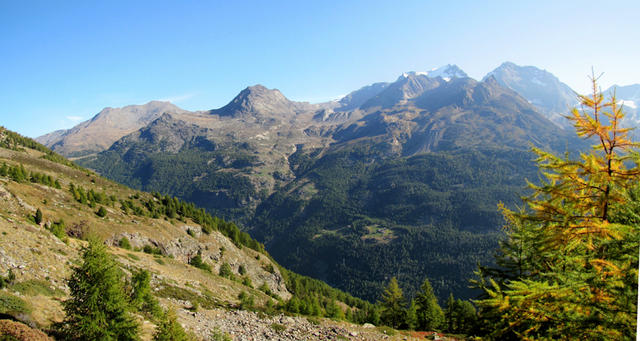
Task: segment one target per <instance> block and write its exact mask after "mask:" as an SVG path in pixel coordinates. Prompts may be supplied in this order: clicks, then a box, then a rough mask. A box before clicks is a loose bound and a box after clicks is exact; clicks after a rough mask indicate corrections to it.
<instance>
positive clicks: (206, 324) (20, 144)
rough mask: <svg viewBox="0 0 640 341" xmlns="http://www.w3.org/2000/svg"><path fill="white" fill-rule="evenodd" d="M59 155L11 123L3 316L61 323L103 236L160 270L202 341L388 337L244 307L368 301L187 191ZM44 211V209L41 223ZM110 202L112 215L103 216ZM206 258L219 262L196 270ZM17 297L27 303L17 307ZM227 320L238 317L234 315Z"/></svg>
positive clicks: (125, 261) (3, 135)
mask: <svg viewBox="0 0 640 341" xmlns="http://www.w3.org/2000/svg"><path fill="white" fill-rule="evenodd" d="M43 151H45V152H43ZM49 155H50V154H48V151H46V148H44V147H43V146H41V145H38V144H35V142H33V141H31V140H29V139H25V138H23V137H20V136H19V135H17V134H15V133H12V132H9V131H7V130H4V129H2V128H0V203H1V204H0V232H1V233H2V243H0V254H1V255H2V256H1V257H0V276H2V277H3V279H4V277H5V276H6V274H7V273H8V272H9V270H11V271H12V272H13V274H14V275H15V278H14V279H11V280H10V281H9V283H8V286H7V287H6V288H4V289H3V288H1V287H0V298H1V299H0V314H1V316H2V318H7V317H11V318H15V319H19V320H21V321H24V322H27V323H29V324H31V325H33V326H37V327H40V328H44V329H45V330H46V329H48V328H49V326H50V325H51V323H53V322H57V321H60V320H61V319H62V318H63V316H64V311H63V309H62V304H61V302H62V301H64V300H65V299H66V298H67V297H68V292H69V291H68V288H67V287H66V283H65V278H66V277H68V275H69V274H70V267H71V266H73V265H75V264H76V263H77V258H78V256H79V251H80V249H81V247H82V246H83V245H85V242H84V241H83V240H82V239H83V238H85V237H86V236H87V235H97V236H99V237H101V238H102V239H103V240H105V243H106V244H107V245H109V252H110V253H111V254H112V255H113V256H114V257H115V258H116V260H117V262H118V264H119V266H120V267H121V268H122V270H123V271H124V273H125V275H126V276H127V277H130V276H131V274H132V273H133V272H134V271H136V270H139V269H143V270H147V271H149V272H151V274H152V279H151V286H152V288H153V293H154V295H155V296H156V297H157V298H158V299H159V300H160V303H161V305H162V306H164V307H172V308H173V309H175V310H176V311H177V313H178V316H179V320H180V322H181V324H183V325H184V326H185V327H186V328H187V329H188V330H190V331H191V332H193V333H194V334H195V335H197V336H198V337H199V338H203V339H208V338H209V337H210V333H211V332H212V331H214V327H216V328H219V329H222V330H223V331H225V332H233V333H237V334H236V335H238V337H241V338H247V337H256V336H257V335H271V337H276V336H277V335H279V336H278V337H281V338H282V339H286V340H291V339H300V338H310V339H326V338H328V337H331V338H335V337H338V336H339V335H340V336H343V337H348V336H349V335H350V333H354V332H352V331H353V330H354V329H355V330H357V331H358V332H361V333H364V335H369V337H372V338H379V337H381V335H379V333H378V332H377V331H375V330H370V331H366V330H362V329H361V328H359V327H358V326H354V325H350V324H347V323H342V324H341V325H340V326H337V323H333V322H329V321H321V320H318V322H319V324H318V325H311V324H310V323H308V321H306V319H303V318H297V317H292V318H287V319H285V318H284V316H282V315H280V316H276V317H270V316H267V317H265V316H262V317H261V316H259V315H258V314H255V313H250V312H245V313H243V312H237V311H235V309H246V308H247V306H246V304H247V303H246V301H242V300H243V298H242V297H245V298H246V297H249V298H250V299H251V302H252V303H251V305H252V306H254V307H256V308H258V309H263V308H264V309H267V310H265V311H267V312H271V313H273V312H275V311H274V309H283V307H284V305H283V304H280V305H279V306H278V304H279V302H278V300H288V299H289V298H295V299H296V300H298V302H300V301H302V302H307V301H308V300H309V296H312V297H314V298H315V299H316V300H317V302H319V304H322V308H319V309H320V310H319V313H320V314H321V315H322V314H325V313H324V312H325V310H324V307H325V306H331V305H332V304H333V305H335V304H337V303H336V302H339V304H340V307H342V308H338V309H351V308H349V307H353V309H354V312H356V311H357V310H358V309H357V308H355V305H359V306H361V307H364V302H362V301H359V300H357V299H354V298H352V297H350V296H348V295H346V294H344V293H342V292H339V291H337V290H335V289H332V288H330V287H328V286H327V285H326V284H323V283H320V282H318V281H314V280H311V279H309V278H304V277H301V276H299V275H296V274H294V273H291V272H290V271H288V270H286V269H284V268H281V267H280V266H278V264H277V263H275V262H274V261H272V260H271V258H270V256H269V255H268V254H266V252H264V251H263V249H262V248H261V246H260V244H258V243H256V242H255V241H254V240H252V239H251V238H249V237H248V236H247V235H246V234H243V233H240V232H239V231H238V230H237V228H236V227H235V225H233V224H232V223H228V222H225V221H223V220H221V219H218V218H212V217H210V216H208V215H206V214H205V213H204V212H203V211H202V210H200V209H198V208H196V207H194V206H193V205H191V204H187V203H184V202H180V201H179V200H177V199H175V198H171V197H168V196H160V195H158V194H155V195H152V194H149V193H144V192H138V191H134V190H131V189H129V188H126V187H124V186H122V185H119V184H116V183H113V182H111V181H108V180H106V179H104V178H102V177H100V176H98V175H96V174H95V173H93V172H91V171H88V170H85V169H81V168H79V167H69V166H67V165H66V164H68V161H66V160H64V159H60V160H63V161H64V162H62V163H59V162H54V161H51V160H48V159H47V158H48V157H49ZM99 208H102V209H100V210H99ZM37 210H39V211H40V212H42V214H41V217H42V221H41V222H38V223H36V222H37V221H38V220H37V219H38V218H34V217H35V216H38V214H35V213H36V211H37ZM101 210H104V212H106V213H105V214H99V213H97V212H99V211H101ZM125 239H126V241H127V243H123V240H125ZM196 255H197V256H198V258H199V259H200V260H201V262H203V263H204V264H205V265H207V266H208V267H210V271H207V270H206V269H204V268H205V267H204V266H200V268H197V267H196V265H195V264H196V263H194V262H193V259H194V257H195V256H196ZM189 264H194V265H189ZM225 267H226V268H227V269H228V270H225V271H226V272H225V274H224V275H223V274H222V273H223V271H222V269H223V268H225ZM203 269H204V270H203ZM219 272H220V273H221V275H217V274H218V273H219ZM9 277H10V276H9ZM4 283H5V282H3V284H4ZM7 300H8V301H7ZM7 302H13V303H11V304H15V305H14V306H12V307H11V309H10V310H7V305H6V304H5V303H7ZM243 302H244V303H243ZM194 307H199V308H194ZM196 310H197V312H196ZM350 312H351V311H350ZM214 316H215V317H217V318H213V319H211V317H214ZM350 316H351V315H350ZM239 317H241V318H239ZM137 318H139V319H140V321H143V322H144V324H143V328H142V338H143V339H144V340H149V339H151V334H152V333H153V329H154V327H155V325H154V324H153V321H150V320H149V316H147V315H139V316H138V317H137ZM227 319H228V320H230V321H235V324H227V323H225V322H224V321H226V320H227ZM276 319H277V321H278V322H276ZM274 323H281V324H283V325H285V326H286V329H287V331H286V332H282V333H280V334H278V331H277V330H272V328H271V327H270V326H271V325H272V324H274ZM239 326H243V327H245V328H239ZM246 326H251V328H252V329H246ZM265 337H267V336H265Z"/></svg>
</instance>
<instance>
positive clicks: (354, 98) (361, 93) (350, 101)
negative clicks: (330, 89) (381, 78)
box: [339, 82, 391, 111]
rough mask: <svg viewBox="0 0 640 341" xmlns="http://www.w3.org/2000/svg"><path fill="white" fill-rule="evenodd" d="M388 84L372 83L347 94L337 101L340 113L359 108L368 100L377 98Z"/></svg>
mask: <svg viewBox="0 0 640 341" xmlns="http://www.w3.org/2000/svg"><path fill="white" fill-rule="evenodd" d="M389 84H391V83H387V82H380V83H373V84H371V85H367V86H364V87H362V88H360V89H358V90H356V91H353V92H351V93H349V94H348V95H346V96H344V97H343V98H342V99H340V101H339V104H340V106H339V110H340V111H349V110H354V109H357V108H359V107H360V106H361V105H363V104H364V103H365V102H366V101H368V100H369V99H371V98H373V97H375V96H377V95H378V94H379V93H380V92H382V90H384V89H386V88H387V87H388V86H389Z"/></svg>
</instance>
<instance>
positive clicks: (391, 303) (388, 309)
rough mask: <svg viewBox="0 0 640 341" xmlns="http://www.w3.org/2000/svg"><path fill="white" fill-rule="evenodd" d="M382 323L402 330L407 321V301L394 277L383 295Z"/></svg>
mask: <svg viewBox="0 0 640 341" xmlns="http://www.w3.org/2000/svg"><path fill="white" fill-rule="evenodd" d="M382 307H383V308H382V322H383V323H384V324H386V325H387V326H390V327H393V328H400V327H401V326H402V325H403V324H404V323H405V321H406V300H405V298H404V295H403V294H402V289H400V286H399V285H398V280H397V279H396V278H395V277H392V278H391V280H390V281H389V285H387V288H386V289H385V290H384V292H383V293H382Z"/></svg>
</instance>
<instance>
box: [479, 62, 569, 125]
mask: <svg viewBox="0 0 640 341" xmlns="http://www.w3.org/2000/svg"><path fill="white" fill-rule="evenodd" d="M491 76H493V77H494V78H495V79H496V80H497V81H498V83H500V84H501V85H502V86H505V87H507V88H510V89H512V90H514V91H516V92H517V93H519V94H520V95H521V96H522V97H524V98H526V99H527V100H528V101H529V102H530V103H531V104H533V105H534V106H536V107H537V108H538V109H539V110H540V112H541V113H542V114H544V115H545V116H546V117H547V118H548V119H549V120H551V121H552V122H553V123H555V124H556V125H558V126H559V127H562V128H570V127H571V125H570V124H569V123H568V120H566V119H565V118H564V116H566V115H567V114H568V113H569V110H570V109H571V108H572V107H574V106H575V105H576V104H577V101H576V94H575V92H574V91H573V90H571V88H570V87H569V86H568V85H566V84H564V83H562V82H560V80H558V78H557V77H555V76H554V75H553V74H551V73H550V72H548V71H545V70H541V69H538V68H536V67H534V66H519V65H516V64H514V63H511V62H505V63H503V64H502V65H500V66H498V67H497V68H496V69H495V70H493V71H491V72H489V73H488V74H487V75H486V76H485V78H484V79H487V78H489V77H491Z"/></svg>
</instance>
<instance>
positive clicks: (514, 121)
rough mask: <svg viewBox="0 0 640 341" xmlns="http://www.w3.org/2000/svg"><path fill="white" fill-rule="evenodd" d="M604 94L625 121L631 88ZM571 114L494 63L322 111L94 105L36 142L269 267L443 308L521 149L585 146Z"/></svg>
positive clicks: (282, 106) (260, 92)
mask: <svg viewBox="0 0 640 341" xmlns="http://www.w3.org/2000/svg"><path fill="white" fill-rule="evenodd" d="M618 89H619V90H618V95H619V100H621V101H623V102H622V103H623V104H624V105H625V106H626V107H627V108H628V109H633V110H635V109H636V108H635V105H636V103H640V98H638V91H637V89H638V86H629V87H619V88H618ZM574 103H575V95H574V93H573V91H572V90H571V89H570V88H569V87H568V86H566V85H565V84H564V83H562V82H560V81H559V80H558V79H557V78H556V77H555V76H553V75H552V74H550V73H549V72H546V71H543V70H540V69H537V68H535V67H530V66H528V67H522V66H517V65H515V64H513V63H504V64H502V65H501V66H499V67H498V68H496V69H495V70H494V71H492V72H490V73H489V74H488V75H487V76H486V77H484V78H483V79H482V80H481V81H477V80H474V79H472V78H469V77H468V76H467V74H466V73H464V71H462V70H460V69H459V68H458V67H457V66H455V65H447V66H445V67H442V68H439V69H434V70H431V71H428V72H406V73H403V74H402V75H400V76H399V77H398V78H397V79H396V80H395V81H394V82H381V83H374V84H371V85H367V86H365V87H363V88H361V89H359V90H356V91H353V92H352V93H350V94H348V95H346V96H345V97H343V98H342V99H340V100H338V101H333V102H326V103H317V104H311V103H305V102H295V101H291V100H289V99H287V98H286V97H285V96H284V95H283V94H282V93H281V92H280V91H278V90H275V89H268V88H266V87H264V86H262V85H255V86H251V87H248V88H246V89H244V90H242V91H241V92H240V93H239V94H238V95H237V96H236V97H235V98H234V99H233V100H231V101H230V102H229V103H228V104H227V105H225V106H223V107H222V108H219V109H212V110H203V111H198V112H188V111H185V110H182V109H179V108H177V107H175V106H173V105H172V104H170V103H166V102H165V103H162V102H151V103H148V104H146V105H143V106H130V107H125V108H122V109H105V110H103V111H102V112H100V113H99V114H98V115H96V117H94V118H93V119H92V120H90V121H87V122H83V123H81V124H79V125H78V126H76V127H74V128H72V129H70V130H67V131H63V132H60V131H58V132H54V133H51V134H48V135H45V136H43V137H40V138H38V141H40V142H42V143H44V144H46V145H47V146H50V147H51V148H52V149H54V150H55V151H58V152H60V153H61V154H63V155H67V156H74V157H76V158H77V162H79V163H80V164H82V165H84V166H87V167H89V168H92V169H94V170H96V171H97V172H99V173H100V174H102V175H104V176H106V177H108V178H110V179H113V180H116V181H118V182H121V183H124V184H127V185H129V186H133V187H134V188H138V189H143V190H147V191H157V192H162V193H169V194H171V195H175V196H177V197H179V198H181V199H183V200H187V201H191V202H195V203H196V204H198V205H199V206H202V207H205V208H206V209H207V210H208V211H209V212H211V213H213V214H216V215H219V216H222V217H224V218H226V219H232V220H234V221H236V222H238V223H239V224H240V225H241V226H242V228H243V229H244V230H246V231H248V232H249V233H250V234H251V235H252V236H253V237H254V238H257V239H258V240H259V241H261V242H263V243H265V246H266V248H267V249H268V250H269V252H270V253H271V254H272V255H273V256H274V258H275V259H276V260H277V261H278V262H280V263H282V264H284V265H285V266H287V267H290V268H292V269H293V270H295V271H298V272H300V273H303V274H307V275H310V276H313V277H316V278H319V279H323V280H325V281H327V282H328V283H329V284H331V285H335V286H337V287H339V288H341V289H344V290H347V291H349V292H351V293H353V294H354V295H357V296H359V297H362V298H366V299H369V300H373V299H375V298H376V297H378V295H379V292H380V290H381V287H382V284H383V283H384V282H385V281H387V280H388V278H389V276H390V275H395V276H396V277H398V280H399V281H400V283H401V285H402V286H403V288H405V289H406V290H407V291H408V292H409V293H411V292H413V291H415V290H416V289H417V287H418V286H419V285H420V283H421V281H422V279H424V278H425V277H429V278H430V279H431V281H432V283H433V286H434V289H435V291H436V293H437V294H438V295H439V297H440V298H441V299H444V297H446V295H448V294H449V292H453V293H454V294H455V295H456V296H458V297H472V296H473V295H474V292H473V291H472V290H470V289H469V288H468V285H467V283H466V280H467V279H468V278H470V277H471V276H472V272H473V270H474V269H475V266H476V263H478V262H480V263H488V262H491V254H490V253H489V252H487V250H490V249H492V248H495V247H496V245H497V241H498V240H499V238H500V226H501V225H502V218H501V216H500V214H499V213H498V212H497V209H496V205H497V203H498V202H504V203H505V204H507V205H515V204H516V203H517V201H518V198H519V195H520V194H522V193H523V188H524V185H525V182H524V179H525V178H529V179H532V180H535V179H536V178H537V173H536V169H535V167H534V166H533V163H532V162H531V158H532V155H531V154H529V152H528V149H529V148H530V147H531V146H532V145H533V146H536V147H540V148H543V149H546V150H550V151H554V152H559V153H561V152H565V151H570V152H574V151H579V150H584V148H586V146H587V143H586V142H585V141H582V140H579V139H578V138H577V137H575V134H574V133H573V131H572V129H567V128H568V127H569V125H567V124H566V123H563V122H564V121H563V118H562V115H565V114H566V113H567V112H568V110H569V108H570V107H571V106H573V104H574ZM634 113H635V111H634ZM119 115H120V116H119ZM123 116H124V117H127V119H118V118H121V117H123ZM634 117H637V116H634V115H631V118H632V120H633V118H634ZM94 134H95V136H96V138H95V139H94V138H92V140H91V143H88V142H87V141H88V140H87V139H86V137H87V136H94ZM82 141H85V142H84V143H83V142H82Z"/></svg>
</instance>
